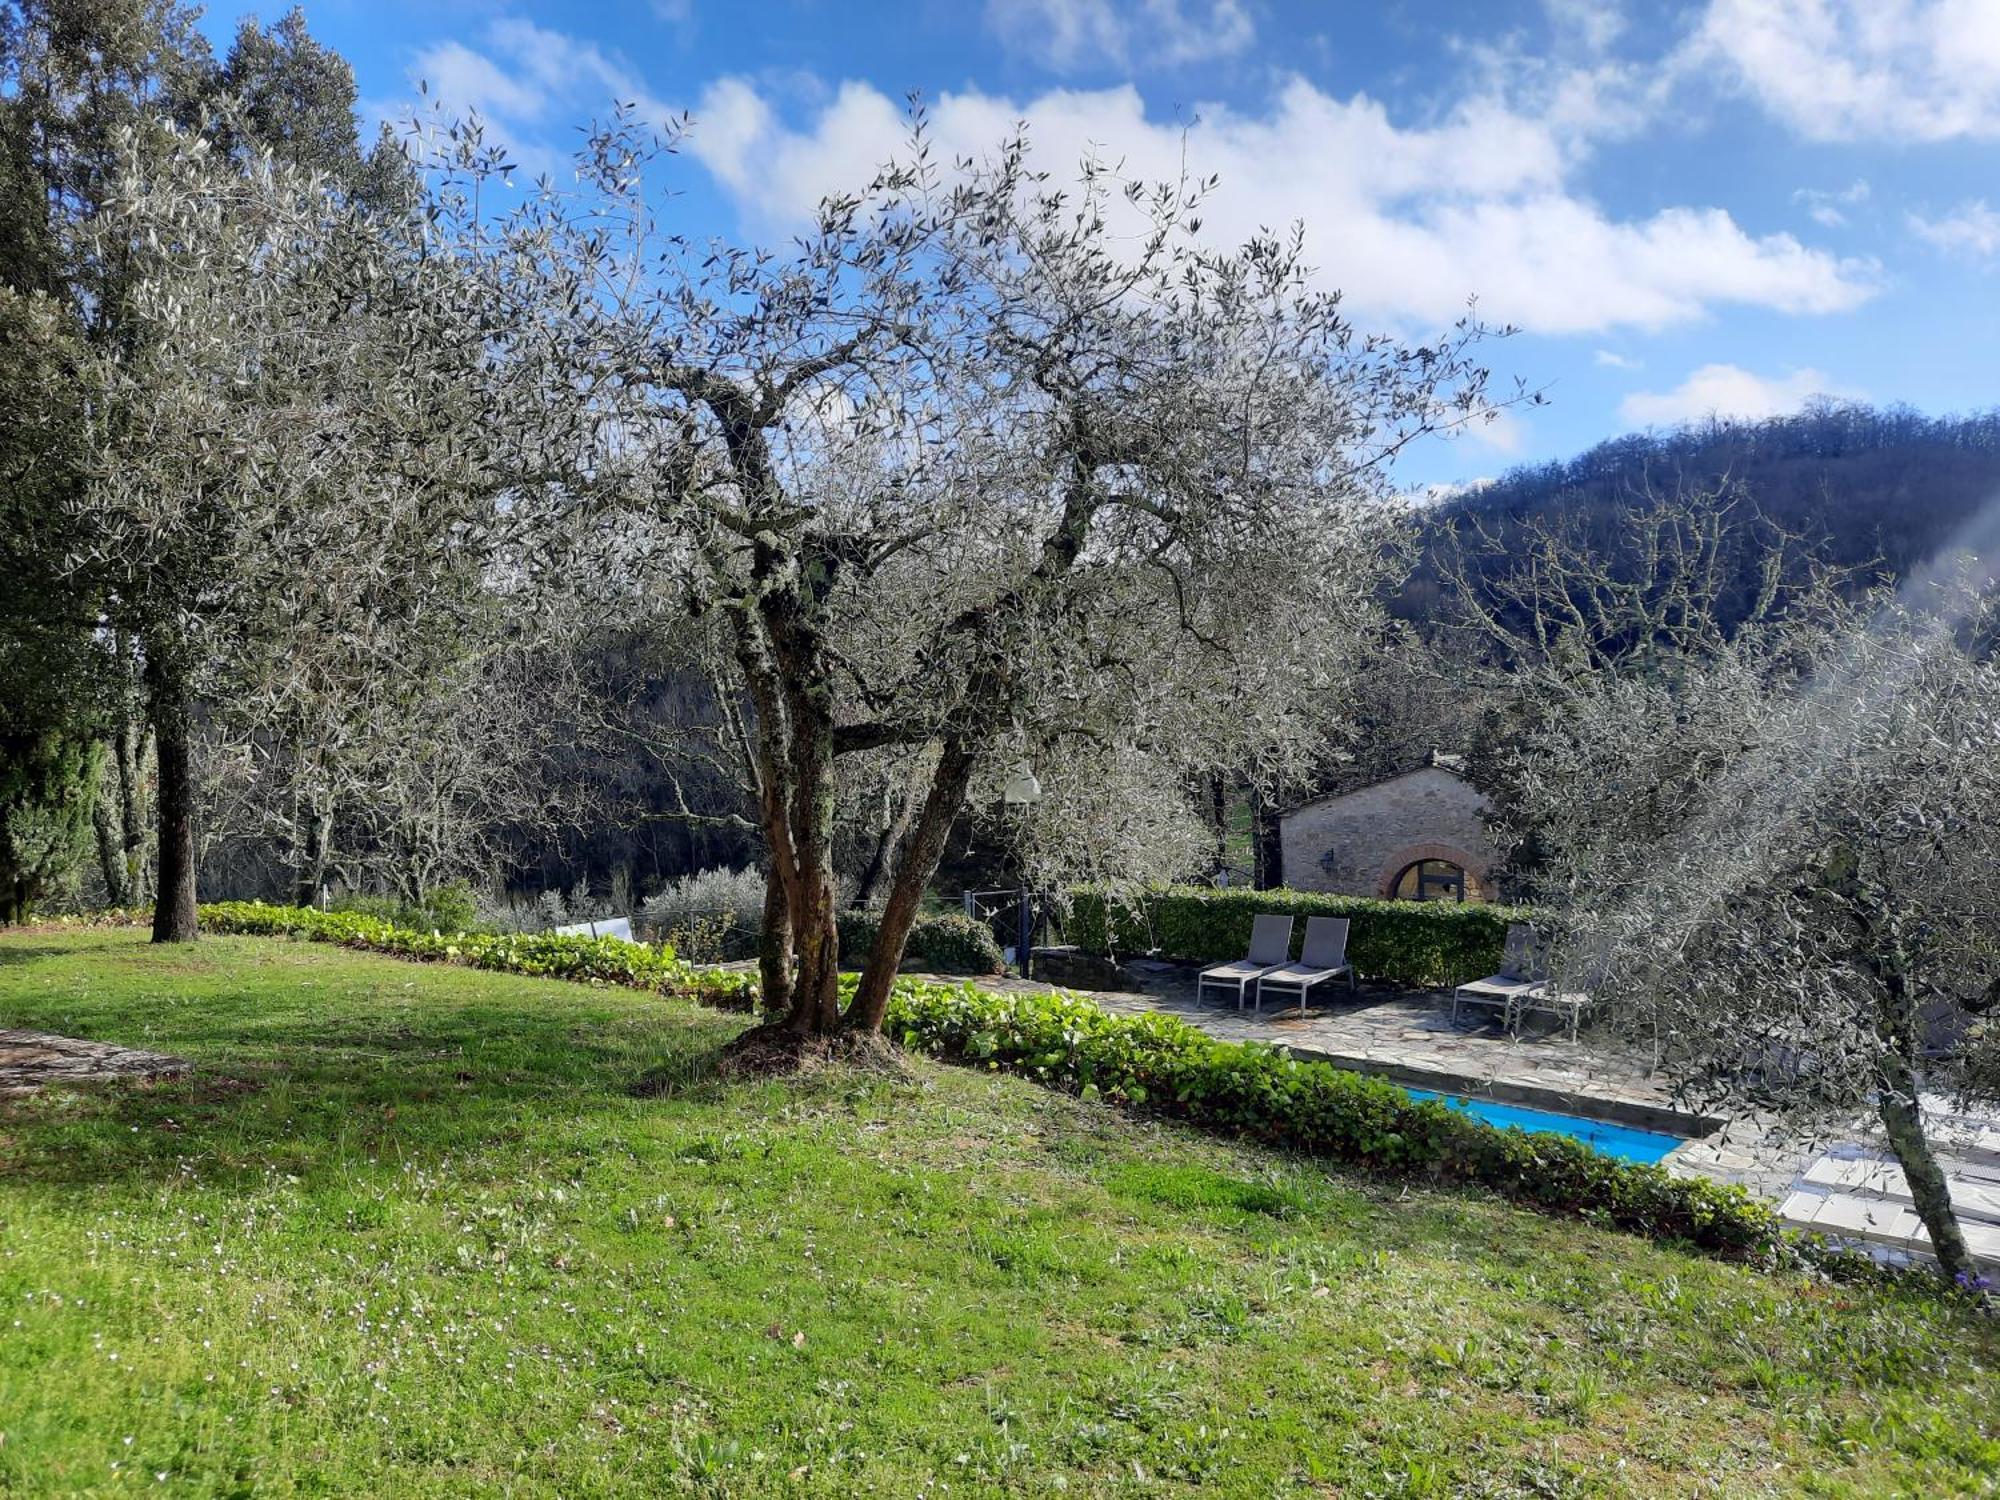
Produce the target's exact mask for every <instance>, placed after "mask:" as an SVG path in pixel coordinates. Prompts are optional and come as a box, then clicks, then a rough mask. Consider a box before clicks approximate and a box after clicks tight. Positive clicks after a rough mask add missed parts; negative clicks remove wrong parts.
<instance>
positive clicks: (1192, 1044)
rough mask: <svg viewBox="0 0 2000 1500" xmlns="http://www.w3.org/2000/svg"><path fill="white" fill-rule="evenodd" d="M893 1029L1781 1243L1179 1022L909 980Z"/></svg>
mask: <svg viewBox="0 0 2000 1500" xmlns="http://www.w3.org/2000/svg"><path fill="white" fill-rule="evenodd" d="M888 1028H889V1030H890V1032H891V1034H892V1035H895V1036H897V1037H898V1038H899V1039H900V1040H901V1041H902V1044H903V1045H904V1046H905V1047H908V1048H911V1049H913V1050H921V1051H924V1052H928V1053H931V1054H933V1055H935V1056H938V1057H942V1058H947V1059H950V1060H952V1061H955V1062H965V1063H974V1064H984V1065H985V1066H988V1067H993V1068H1005V1069H1006V1070H1008V1071H1009V1072H1014V1073H1021V1074H1025V1075H1027V1076H1029V1077H1031V1078H1035V1079H1037V1080H1039V1081H1040V1082H1042V1083H1045V1084H1049V1085H1051V1086H1053V1087H1057V1088H1062V1089H1066V1090H1068V1091H1070V1092H1073V1093H1080V1094H1084V1095H1088V1096H1094V1097H1103V1098H1106V1099H1110V1100H1113V1101H1116V1102H1118V1103H1120V1104H1124V1105H1127V1106H1130V1107H1133V1108H1136V1109H1140V1110H1143V1111H1146V1112H1147V1113H1150V1114H1156V1115H1164V1116H1168V1117H1170V1118H1173V1119H1179V1120H1185V1121H1188V1122H1189V1123H1191V1124H1195V1125H1199V1126H1202V1127H1204V1128H1207V1129H1210V1130H1215V1131H1219V1132H1222V1133H1224V1134H1227V1135H1234V1136H1242V1137H1246V1138H1248V1139H1252V1140H1256V1141H1261V1142H1263V1143H1265V1144H1267V1145H1271V1146H1277V1147H1281V1148H1285V1149H1289V1150H1295V1151H1302V1152H1305V1153H1308V1154H1310V1155H1313V1156H1322V1157H1332V1158H1334V1159H1336V1160H1339V1161H1343V1162H1347V1163H1350V1164H1352V1165H1355V1166H1359V1167H1364V1168H1368V1169H1370V1170H1374V1171H1378V1172H1388V1173H1395V1174H1398V1175H1412V1174H1422V1175H1427V1176H1432V1177H1436V1178H1439V1179H1442V1180H1446V1181H1458V1182H1465V1183H1474V1184H1478V1185H1481V1186H1484V1187H1488V1188H1491V1189H1494V1190H1495V1191H1498V1192H1500V1193H1503V1194H1505V1195H1506V1196H1507V1197H1509V1198H1511V1199H1513V1200H1514V1201H1515V1202H1517V1203H1522V1204H1526V1205H1528V1206H1530V1207H1533V1208H1537V1209H1541V1210H1543V1211H1544V1212H1548V1213H1556V1214H1564V1215H1572V1216H1575V1217H1578V1218H1583V1219H1589V1220H1593V1221H1596V1222H1600V1223H1605V1224H1611V1225H1616V1226H1618V1227H1619V1228H1623V1229H1629V1230H1635V1231H1637V1232H1638V1233H1641V1234H1646V1235H1650V1236H1652V1237H1654V1238H1656V1239H1666V1240H1680V1241H1685V1242H1687V1243H1690V1244H1694V1245H1699V1246H1701V1247H1702V1248H1704V1249H1708V1250H1712V1251H1719V1252H1722V1253H1726V1254H1732V1255H1748V1254H1751V1253H1755V1252H1760V1251H1767V1250H1769V1249H1771V1248H1773V1247H1774V1246H1775V1245H1776V1244H1777V1243H1778V1229H1777V1221H1776V1220H1775V1218H1774V1217H1773V1216H1772V1214H1771V1211H1770V1210H1769V1209H1768V1208H1766V1207H1765V1206H1764V1205H1763V1204H1761V1203H1758V1202H1757V1201H1756V1200H1755V1199H1753V1198H1751V1197H1750V1195H1749V1194H1748V1193H1746V1192H1744V1191H1743V1190H1742V1189H1741V1188H1737V1187H1725V1186H1722V1185H1720V1184H1718V1183H1713V1182H1710V1181H1707V1180H1706V1179H1694V1180H1684V1179H1681V1178H1677V1177H1673V1176H1671V1175H1669V1174H1668V1173H1667V1171H1666V1170H1665V1169H1664V1168H1661V1167H1657V1166H1651V1165H1641V1164H1637V1163H1632V1162H1623V1161H1619V1160H1618V1159H1616V1158H1615V1157H1610V1156H1606V1155H1604V1154H1602V1153H1601V1152H1598V1151H1594V1150H1592V1149H1591V1148H1590V1147H1589V1146H1586V1145H1584V1144H1583V1143H1582V1142H1581V1141H1576V1140H1572V1139H1571V1138H1569V1137H1567V1136H1559V1135H1540V1134H1537V1135H1527V1134H1524V1133H1522V1132H1521V1131H1518V1130H1500V1129H1497V1128H1495V1127H1494V1126H1491V1125H1488V1124H1486V1123H1484V1122H1483V1121H1479V1120H1475V1119H1472V1118H1470V1117H1469V1116H1466V1115H1463V1114H1460V1113H1459V1112H1457V1111H1456V1110H1452V1109H1447V1108H1446V1107H1445V1106H1444V1105H1442V1104H1439V1103H1436V1102H1434V1101H1429V1100H1416V1099H1412V1098H1411V1097H1410V1096H1409V1095H1408V1094H1406V1093H1404V1092H1403V1090H1402V1089H1400V1088H1398V1087H1397V1086H1396V1085H1394V1084H1392V1083H1389V1082H1387V1081H1386V1080H1383V1079H1380V1078H1371V1077H1368V1076H1366V1075H1363V1074H1360V1073H1350V1072H1346V1071H1343V1070H1341V1069H1339V1068H1335V1067H1333V1066H1331V1065H1330V1064H1327V1063H1321V1062H1305V1061H1300V1060H1298V1059H1296V1058H1293V1057H1291V1056H1289V1055H1288V1054H1286V1053H1284V1052H1282V1051H1279V1050H1277V1049H1274V1048H1270V1047H1265V1046H1259V1045H1257V1044H1255V1043H1250V1042H1224V1041H1218V1040H1217V1039H1216V1038H1214V1037H1211V1036H1209V1035H1208V1034H1207V1033H1205V1032H1202V1031H1198V1030H1196V1029H1195V1028H1194V1027H1192V1026H1190V1025H1188V1024H1187V1023H1186V1022H1184V1021H1182V1020H1180V1019H1179V1018H1178V1017H1175V1016H1168V1015H1162V1014H1157V1013H1155V1014H1147V1015H1140V1016H1121V1015H1113V1014H1111V1013H1109V1012H1107V1011H1105V1010H1104V1009H1102V1008H1101V1007H1099V1006H1097V1005H1095V1004H1093V1003H1091V1002H1090V1001H1087V1000H1083V999H1081V998H1078V997H1076V996H1072V995H1062V994H1054V995H1002V994H995V993H992V992H990V991H985V990H980V989H977V988H975V987H973V986H971V985H941V984H922V983H918V982H916V981H911V980H905V981H903V982H902V983H900V984H898V985H897V987H896V991H895V994H894V997H893V998H892V999H891V1001H890V1005H889V1013H888Z"/></svg>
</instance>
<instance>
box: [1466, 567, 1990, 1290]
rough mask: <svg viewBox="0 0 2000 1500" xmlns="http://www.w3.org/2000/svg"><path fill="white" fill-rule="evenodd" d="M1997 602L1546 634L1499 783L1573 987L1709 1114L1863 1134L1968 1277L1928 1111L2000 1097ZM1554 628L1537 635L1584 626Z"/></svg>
mask: <svg viewBox="0 0 2000 1500" xmlns="http://www.w3.org/2000/svg"><path fill="white" fill-rule="evenodd" d="M1565 568H1566V569H1567V570H1569V571H1568V572H1567V574H1566V576H1569V577H1571V578H1572V579H1575V578H1580V577H1582V576H1584V575H1585V574H1586V573H1588V571H1589V569H1588V565H1587V564H1585V563H1583V562H1581V561H1580V560H1578V559H1576V558H1575V557H1573V556H1572V557H1569V558H1567V559H1566V562H1565ZM1518 576H1519V575H1517V577H1518ZM1544 576H1546V574H1545V575H1544ZM1980 580H1981V575H1977V574H1974V575H1967V576H1954V577H1953V578H1952V579H1950V580H1945V581H1940V580H1939V579H1931V580H1928V581H1925V582H1919V583H1916V584H1912V585H1910V586H1907V587H1906V588H1905V589H1904V590H1903V591H1902V593H1901V594H1900V595H1895V596H1884V595H1881V594H1870V595H1864V596H1862V597H1861V599H1860V600H1859V601H1858V602H1856V601H1848V602H1843V600H1842V599H1841V598H1840V596H1839V595H1838V594H1837V593H1834V592H1832V591H1829V590H1825V589H1810V590H1808V592H1807V593H1806V594H1804V595H1801V596H1799V597H1795V598H1794V599H1793V600H1792V602H1791V607H1790V608H1788V609H1785V610H1782V611H1777V612H1774V613H1768V614H1767V615H1765V616H1764V617H1763V618H1761V619H1757V620H1752V621H1750V622H1748V623H1745V624H1744V625H1742V626H1741V627H1740V628H1736V629H1733V630H1730V631H1722V630H1718V629H1715V628H1712V622H1711V623H1706V624H1705V623H1702V622H1700V621H1698V620H1696V619H1694V618H1693V617H1692V616H1688V615H1683V614H1682V613H1681V612H1680V611H1679V610H1678V609H1676V610H1675V611H1673V612H1672V613H1671V614H1670V617H1669V619H1670V623H1671V625H1672V629H1671V630H1667V631H1663V632H1659V633H1654V634H1633V633H1632V632H1633V630H1634V628H1635V626H1636V625H1637V623H1638V616H1637V615H1635V614H1634V612H1633V611H1632V610H1630V609H1626V610H1623V611H1620V612H1616V614H1615V618H1616V622H1617V627H1618V631H1619V633H1620V634H1622V635H1624V636H1625V637H1626V640H1625V644H1624V646H1623V647H1620V648H1605V647H1603V646H1602V643H1601V642H1600V643H1598V644H1595V645H1593V644H1590V643H1588V642H1585V641H1583V640H1580V639H1579V640H1577V641H1576V642H1575V643H1574V644H1573V645H1572V646H1567V647H1565V646H1561V645H1559V644H1558V643H1557V642H1556V640H1555V635H1554V634H1545V635H1542V636H1539V637H1537V636H1536V635H1535V634H1534V632H1533V631H1531V632H1530V636H1529V638H1528V640H1527V641H1526V642H1525V651H1524V656H1523V658H1522V660H1521V661H1520V662H1518V663H1517V670H1518V671H1519V672H1520V674H1521V678H1520V681H1519V683H1518V684H1517V686H1518V689H1519V691H1520V694H1521V701H1522V703H1523V704H1524V708H1523V716H1524V720H1525V723H1524V724H1523V726H1522V727H1521V728H1520V729H1519V731H1518V733H1517V736H1516V737H1515V739H1514V740H1513V742H1512V744H1511V745H1510V746H1509V748H1508V749H1507V750H1506V751H1505V752H1504V753H1503V754H1502V755H1501V756H1500V757H1499V763H1498V765H1497V766H1496V767H1495V768H1494V770H1495V774H1497V775H1498V777H1499V778H1500V779H1501V781H1502V783H1503V788H1502V795H1501V796H1500V798H1499V805H1500V807H1501V808H1502V813H1503V816H1502V821H1503V823H1504V825H1505V831H1506V832H1507V833H1509V834H1511V835H1512V836H1513V837H1514V838H1515V839H1517V840H1526V839H1532V840H1533V841H1534V844H1535V846H1536V849H1537V860H1536V863H1535V869H1534V872H1533V881H1534V886H1533V893H1534V895H1535V896H1536V897H1537V898H1538V899H1539V900H1541V901H1543V902H1546V903H1548V904H1550V905H1551V906H1553V907H1556V908H1557V909H1558V910H1559V911H1560V913H1561V914H1562V926H1563V929H1564V936H1563V938H1562V941H1561V942H1560V943H1559V945H1558V959H1557V967H1558V981H1559V982H1560V983H1562V984H1564V985H1566V986H1574V987H1576V988H1579V989H1583V990H1586V991H1588V992H1589V993H1590V994H1592V995H1593V996H1594V997H1595V998H1596V1000H1597V1001H1598V1002H1599V1007H1600V1008H1601V1010H1602V1011H1603V1013H1604V1014H1605V1016H1606V1020H1607V1023H1608V1024H1610V1025H1612V1026H1614V1027H1616V1028H1618V1029H1619V1030H1621V1031H1622V1032H1623V1033H1625V1034H1626V1035H1627V1036H1628V1037H1630V1038H1631V1039H1632V1040H1633V1041H1634V1042H1636V1043H1638V1044H1640V1045H1642V1046H1644V1047H1646V1048H1648V1049H1650V1050H1651V1051H1652V1052H1653V1053H1654V1055H1655V1056H1656V1057H1657V1058H1658V1059H1659V1063H1660V1065H1661V1066H1662V1068H1663V1069H1664V1071H1665V1072H1666V1074H1667V1076H1668V1077H1669V1078H1670V1079H1671V1080H1672V1083H1673V1086H1674V1088H1675V1089H1676V1091H1677V1093H1678V1094H1679V1095H1680V1096H1681V1097H1682V1098H1684V1099H1685V1100H1687V1101H1688V1102H1689V1103H1691V1104H1693V1105H1695V1106H1697V1107H1701V1108H1718V1107H1719V1108H1727V1109H1745V1108H1747V1109H1752V1110H1756V1111H1761V1112H1766V1113H1768V1114H1769V1115H1771V1116H1773V1117H1775V1118H1776V1119H1777V1120H1779V1121H1782V1122H1784V1123H1785V1124H1787V1125H1790V1126H1792V1127H1794V1128H1796V1129H1798V1130H1799V1131H1801V1132H1804V1133H1814V1132H1818V1131H1820V1130H1823V1129H1827V1128H1841V1129H1847V1128H1852V1125H1853V1121H1854V1119H1855V1117H1856V1116H1857V1115H1862V1114H1867V1113H1872V1114H1873V1115H1874V1116H1875V1117H1876V1119H1877V1120H1878V1121H1879V1122H1880V1125H1881V1127H1882V1130H1883V1133H1884V1136H1885V1137H1886V1139H1887V1142H1888V1145H1889V1148H1890V1150H1891V1151H1892V1152H1893V1153H1894V1155H1895V1157H1896V1160H1897V1161H1898V1163H1899V1164H1900V1165H1901V1167H1902V1169H1903V1173H1904V1176H1905V1178H1906V1180H1907V1182H1908V1184H1909V1187H1910V1191H1911V1195H1912V1198H1913V1200H1914V1203H1915V1206H1916V1209H1917V1212H1918V1214H1919V1215H1920V1216H1921V1218H1922V1220H1923V1222H1924V1225H1925V1227H1926V1229H1927V1230H1928V1232H1929V1234H1930V1238H1931V1242H1932V1245H1933V1246H1934V1248H1935V1250H1936V1253H1937V1257H1938V1259H1939V1262H1940V1263H1941V1265H1942V1266H1943V1268H1944V1269H1945V1271H1946V1272H1947V1273H1949V1274H1953V1275H1969V1274H1970V1272H1971V1262H1970V1260H1969V1258H1968V1256H1967V1253H1966V1248H1965V1242H1964V1238H1963V1235H1962V1234H1961V1233H1960V1231H1959V1228H1958V1225H1957V1223H1956V1220H1955V1218H1954V1216H1953V1212H1952V1206H1951V1201H1950V1197H1949V1193H1948V1191H1947V1187H1946V1183H1945V1179H1944V1176H1943V1174H1942V1172H1941V1170H1940V1169H1939V1166H1938V1164H1937V1159H1936V1156H1935V1153H1934V1150H1933V1143H1932V1142H1931V1140H1930V1139H1929V1138H1928V1136H1927V1134H1926V1126H1925V1122H1924V1116H1923V1109H1922V1100H1923V1096H1924V1094H1925V1092H1926V1091H1933V1092H1934V1093H1935V1094H1937V1095H1939V1096H1948V1095H1951V1094H1954V1093H1955V1094H1957V1095H1959V1096H1960V1097H1962V1098H1969V1097H1983V1098H1986V1099H1988V1100H1991V1099H1993V1098H1996V1097H2000V1091H1996V1088H1995V1084H1996V1081H2000V1080H1996V1076H1995V1071H1996V1070H1995V1069H1994V1066H1993V1057H1994V1048H1995V1045H1996V1039H1995V1036H1994V1033H1993V1029H1992V1012H1993V1010H1994V1007H1995V1004H1996V1002H1997V1001H2000V941H1996V938H1995V934H1996V932H2000V884H1996V881H1995V878H1994V870H1995V867H1996V861H1997V860H2000V764H1996V761H1995V758H1994V756H1993V755H1992V753H1991V747H1992V746H1993V745H1995V744H2000V665H1996V663H1995V661H1994V659H1993V642H1994V639H1995V636H1994V624H1995V620H1996V613H1995V611H1996V601H1995V599H1994V597H1993V595H1992V593H1991V588H1992V585H1991V582H1990V580H1984V581H1983V582H1982V581H1980ZM1649 581H1651V582H1654V583H1657V582H1658V580H1657V578H1656V577H1655V578H1652V579H1650V580H1649ZM1632 584H1633V580H1632V579H1630V578H1628V579H1627V580H1626V585H1627V586H1630V585H1632ZM1673 592H1674V593H1675V595H1676V597H1677V598H1678V599H1680V600H1681V602H1683V603H1685V602H1687V601H1688V600H1689V599H1690V598H1691V595H1690V593H1689V591H1688V590H1687V589H1685V588H1683V589H1678V590H1674V591H1673ZM1598 597H1608V596H1598ZM1627 597H1628V598H1645V599H1653V598H1656V597H1657V596H1656V595H1654V594H1653V593H1651V592H1650V591H1649V590H1648V589H1645V588H1638V589H1636V591H1635V592H1634V593H1632V594H1630V595H1628V596H1627ZM1543 604H1544V606H1545V607H1544V608H1543V609H1541V610H1539V611H1537V610H1534V609H1529V610H1527V611H1525V612H1524V614H1523V615H1522V618H1524V619H1528V620H1531V621H1538V622H1544V623H1546V622H1550V621H1553V620H1554V619H1555V618H1556V617H1557V616H1558V615H1559V614H1561V613H1562V611H1563V610H1564V608H1565V606H1563V605H1562V604H1560V603H1558V602H1555V601H1553V600H1551V599H1549V598H1548V597H1546V596H1544V598H1543ZM1613 618H1614V615H1613V614H1612V613H1607V614H1606V615H1604V616H1603V617H1602V618H1601V620H1599V621H1598V622H1597V623H1591V621H1590V617H1588V616H1587V615H1585V616H1581V617H1579V616H1570V617H1568V626H1567V629H1568V633H1569V634H1571V635H1572V636H1578V635H1581V634H1582V633H1584V632H1585V631H1594V630H1596V629H1597V628H1598V624H1601V623H1603V622H1606V621H1610V620H1612V619H1613ZM1537 628H1539V626H1538V627H1537ZM1555 633H1556V634H1559V633H1561V632H1560V631H1556V632H1555ZM1540 642H1546V643H1547V645H1548V647H1549V649H1548V650H1546V651H1545V652H1544V651H1542V649H1541V645H1540ZM1519 643H1520V642H1519V640H1518V638H1517V644H1519Z"/></svg>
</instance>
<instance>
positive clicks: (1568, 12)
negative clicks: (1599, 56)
mask: <svg viewBox="0 0 2000 1500" xmlns="http://www.w3.org/2000/svg"><path fill="white" fill-rule="evenodd" d="M1542 9H1543V11H1545V12H1546V13H1547V15H1548V18H1549V24H1550V26H1552V27H1553V28H1554V29H1555V32H1556V34H1557V36H1558V37H1562V38H1568V37H1574V38H1575V39H1576V40H1577V41H1578V42H1580V43H1581V44H1582V45H1583V46H1584V48H1585V49H1586V50H1588V51H1591V52H1603V51H1605V50H1607V49H1608V48H1609V47H1610V46H1611V44H1612V43H1613V42H1616V41H1617V40H1618V38H1619V37H1620V36H1621V35H1623V34H1624V31H1625V22H1626V16H1625V5H1624V0H1542Z"/></svg>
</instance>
